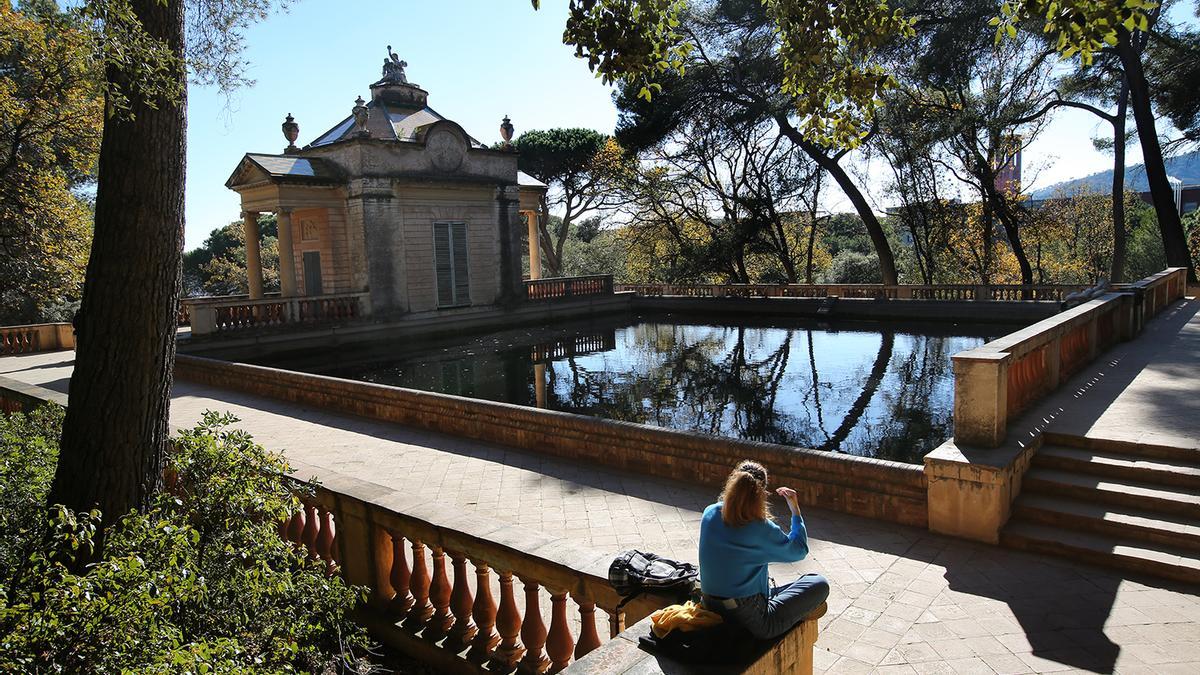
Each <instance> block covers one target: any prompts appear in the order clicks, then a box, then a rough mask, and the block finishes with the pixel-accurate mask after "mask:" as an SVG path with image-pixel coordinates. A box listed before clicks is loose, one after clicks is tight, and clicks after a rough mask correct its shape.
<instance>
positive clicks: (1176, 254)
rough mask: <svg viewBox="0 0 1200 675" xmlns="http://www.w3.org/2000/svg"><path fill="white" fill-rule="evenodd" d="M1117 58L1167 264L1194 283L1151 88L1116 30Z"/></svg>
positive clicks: (1124, 37) (1136, 58) (1125, 33)
mask: <svg viewBox="0 0 1200 675" xmlns="http://www.w3.org/2000/svg"><path fill="white" fill-rule="evenodd" d="M1117 55H1118V56H1119V57H1120V58H1121V66H1122V68H1123V69H1124V70H1125V81H1126V83H1128V85H1129V105H1130V107H1132V108H1133V120H1134V123H1135V124H1136V125H1137V132H1138V138H1139V139H1140V140H1141V143H1142V162H1143V165H1144V166H1145V168H1146V180H1147V182H1149V184H1150V198H1151V201H1153V203H1154V212H1155V214H1156V215H1157V216H1158V229H1159V232H1160V233H1161V234H1162V241H1163V252H1164V253H1166V256H1167V264H1168V265H1170V266H1171V267H1186V268H1187V271H1188V273H1187V274H1188V281H1193V282H1194V281H1196V270H1195V268H1194V267H1193V266H1192V260H1191V256H1190V255H1188V248H1187V238H1186V237H1184V234H1183V223H1182V221H1181V220H1180V218H1179V210H1178V209H1177V208H1176V206H1175V194H1174V192H1173V191H1172V190H1171V183H1170V181H1169V180H1167V166H1166V164H1165V163H1164V162H1163V154H1162V146H1161V145H1160V144H1159V142H1158V129H1157V128H1156V127H1155V123H1154V109H1153V108H1152V107H1151V103H1150V88H1149V85H1148V84H1147V82H1146V74H1145V72H1144V71H1143V69H1142V59H1141V57H1140V56H1139V55H1138V53H1137V50H1136V49H1135V48H1134V47H1133V44H1132V43H1131V42H1130V35H1129V31H1127V30H1125V29H1124V28H1123V27H1118V28H1117Z"/></svg>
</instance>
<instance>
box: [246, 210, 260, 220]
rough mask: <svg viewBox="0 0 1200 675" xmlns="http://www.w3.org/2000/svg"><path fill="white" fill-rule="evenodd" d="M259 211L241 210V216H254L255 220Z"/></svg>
mask: <svg viewBox="0 0 1200 675" xmlns="http://www.w3.org/2000/svg"><path fill="white" fill-rule="evenodd" d="M259 213H260V212H259V211H242V218H243V219H246V218H254V219H255V220H258V215H259Z"/></svg>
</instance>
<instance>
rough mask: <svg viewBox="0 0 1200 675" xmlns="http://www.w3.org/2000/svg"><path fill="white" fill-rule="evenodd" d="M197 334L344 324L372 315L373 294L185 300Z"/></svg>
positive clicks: (193, 331)
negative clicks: (275, 327)
mask: <svg viewBox="0 0 1200 675" xmlns="http://www.w3.org/2000/svg"><path fill="white" fill-rule="evenodd" d="M184 306H185V307H187V312H188V314H189V318H190V320H191V325H192V334H193V335H208V334H211V333H231V332H237V331H244V330H252V329H260V328H270V327H273V326H282V325H294V324H314V323H323V322H328V321H344V320H348V319H357V318H360V317H365V316H370V314H371V296H370V294H369V293H335V294H331V295H314V296H297V297H290V298H283V297H274V298H262V299H259V300H249V299H244V300H209V299H207V298H197V299H194V300H193V299H189V300H185V301H184Z"/></svg>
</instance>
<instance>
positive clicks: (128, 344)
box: [49, 0, 186, 522]
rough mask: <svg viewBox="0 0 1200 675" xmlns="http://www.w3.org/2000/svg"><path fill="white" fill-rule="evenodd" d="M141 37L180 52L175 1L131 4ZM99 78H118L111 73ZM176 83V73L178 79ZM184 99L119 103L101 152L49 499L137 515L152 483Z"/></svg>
mask: <svg viewBox="0 0 1200 675" xmlns="http://www.w3.org/2000/svg"><path fill="white" fill-rule="evenodd" d="M131 8H132V10H133V12H134V13H135V15H136V16H137V17H138V19H139V20H140V21H141V23H142V25H143V26H144V27H145V30H146V32H147V33H148V34H149V35H150V36H151V37H152V38H156V39H159V40H162V41H164V42H165V43H166V44H167V45H168V46H169V47H170V48H171V49H172V50H173V51H174V52H175V53H176V54H178V55H180V56H182V54H183V17H184V13H183V12H184V10H183V3H181V2H165V3H164V2H160V1H159V0H132V2H131ZM105 77H106V78H107V79H108V81H109V82H110V83H115V84H117V85H118V86H122V89H124V90H125V91H129V89H128V87H126V86H124V85H125V84H126V82H127V77H128V76H127V74H125V73H123V72H121V71H120V70H118V69H116V68H113V67H110V68H109V69H108V70H107V72H106V73H105ZM177 77H178V78H179V79H178V81H179V83H180V85H181V88H183V87H184V86H186V85H185V83H184V73H183V71H182V69H180V72H179V73H178V74H177ZM185 98H186V95H184V96H181V100H179V101H177V102H168V101H162V100H160V101H151V102H149V103H153V104H154V105H153V106H152V105H148V102H147V101H146V100H144V99H141V98H139V97H137V96H131V97H130V112H131V113H132V115H131V116H109V117H108V118H107V119H106V120H105V123H104V139H103V141H102V143H101V146H100V159H99V181H98V183H97V189H96V216H95V237H94V239H93V241H92V251H91V258H90V260H89V261H88V267H87V276H86V280H85V282H84V289H83V301H82V306H81V308H80V311H79V315H78V317H77V320H76V331H77V347H76V352H75V371H74V373H73V375H72V376H71V388H70V399H69V405H68V407H67V414H66V420H65V422H64V424H63V436H62V443H61V450H60V452H59V458H58V468H57V471H56V472H55V476H54V482H53V485H52V486H51V490H50V495H49V501H50V502H51V503H59V504H64V505H66V506H68V507H70V508H72V509H76V510H81V509H91V508H99V509H100V510H101V511H102V512H103V514H104V520H105V522H112V521H113V520H115V519H116V518H118V517H120V516H122V515H123V514H124V513H126V512H128V511H130V510H131V509H137V510H144V509H145V508H146V507H147V506H148V505H149V503H150V500H151V497H152V495H153V493H154V492H155V490H156V489H157V488H158V487H159V485H160V484H161V481H162V463H163V453H164V450H165V447H166V442H167V437H168V423H169V412H170V390H171V373H172V370H173V367H174V362H175V326H176V312H177V306H178V303H179V294H180V285H181V280H180V259H181V253H182V244H183V189H184V168H185V161H186V160H185V151H186V140H185V135H184V132H185V129H186V110H185V100H183V99H185Z"/></svg>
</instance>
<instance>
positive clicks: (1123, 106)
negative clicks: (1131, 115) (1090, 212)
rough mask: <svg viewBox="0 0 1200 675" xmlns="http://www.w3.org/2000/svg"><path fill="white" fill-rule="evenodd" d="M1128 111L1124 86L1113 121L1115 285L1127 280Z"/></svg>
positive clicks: (1111, 274) (1111, 277)
mask: <svg viewBox="0 0 1200 675" xmlns="http://www.w3.org/2000/svg"><path fill="white" fill-rule="evenodd" d="M1128 110H1129V85H1128V84H1124V85H1122V86H1121V93H1120V95H1119V96H1118V97H1117V115H1116V117H1115V119H1114V120H1113V178H1112V218H1113V255H1112V270H1111V272H1110V274H1109V280H1110V281H1112V283H1114V284H1118V283H1121V282H1122V281H1124V279H1125V248H1126V246H1125V136H1126V133H1125V116H1126V115H1127V114H1128Z"/></svg>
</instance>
